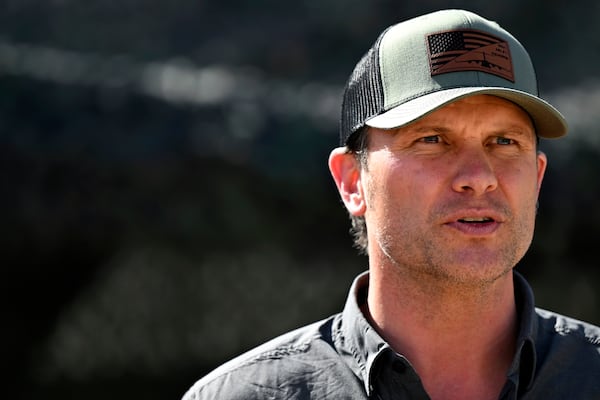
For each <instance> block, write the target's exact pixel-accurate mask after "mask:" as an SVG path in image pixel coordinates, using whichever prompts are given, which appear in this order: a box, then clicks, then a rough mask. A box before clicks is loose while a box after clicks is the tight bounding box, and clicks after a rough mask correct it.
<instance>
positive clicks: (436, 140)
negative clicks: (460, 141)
mask: <svg viewBox="0 0 600 400" xmlns="http://www.w3.org/2000/svg"><path fill="white" fill-rule="evenodd" d="M418 141H419V142H422V143H432V144H435V143H440V142H441V141H442V139H441V138H440V136H439V135H432V136H424V137H422V138H420V139H419V140H418Z"/></svg>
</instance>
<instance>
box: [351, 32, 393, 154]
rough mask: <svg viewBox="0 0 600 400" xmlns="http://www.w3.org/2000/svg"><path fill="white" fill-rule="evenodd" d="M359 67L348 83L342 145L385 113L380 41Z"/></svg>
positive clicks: (360, 62) (355, 69) (370, 50)
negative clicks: (375, 117)
mask: <svg viewBox="0 0 600 400" xmlns="http://www.w3.org/2000/svg"><path fill="white" fill-rule="evenodd" d="M380 40H381V38H380V39H379V40H377V42H376V43H375V45H374V46H373V47H371V49H369V51H368V52H367V53H366V54H365V55H364V56H363V58H362V59H361V60H360V61H359V62H358V64H356V67H355V68H354V71H353V72H352V75H350V78H349V79H348V82H347V83H346V89H345V91H344V98H343V100H342V118H341V121H340V145H341V146H345V145H346V143H347V142H348V138H349V137H350V136H351V135H352V134H353V133H354V132H356V131H357V130H358V129H360V128H362V127H363V126H365V120H367V119H368V118H370V117H372V116H375V115H377V114H379V113H380V112H382V111H383V88H382V84H381V74H380V70H379V42H380Z"/></svg>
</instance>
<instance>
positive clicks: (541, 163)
mask: <svg viewBox="0 0 600 400" xmlns="http://www.w3.org/2000/svg"><path fill="white" fill-rule="evenodd" d="M547 165H548V159H547V158H546V154H544V153H542V152H541V151H538V153H537V184H538V186H537V189H538V195H539V193H540V188H541V187H542V181H543V180H544V173H545V172H546V166H547Z"/></svg>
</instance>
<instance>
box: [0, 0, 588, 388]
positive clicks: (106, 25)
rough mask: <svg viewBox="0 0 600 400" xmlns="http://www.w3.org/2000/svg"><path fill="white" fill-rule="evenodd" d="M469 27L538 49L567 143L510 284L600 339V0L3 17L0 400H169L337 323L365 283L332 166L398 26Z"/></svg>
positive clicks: (261, 6)
mask: <svg viewBox="0 0 600 400" xmlns="http://www.w3.org/2000/svg"><path fill="white" fill-rule="evenodd" d="M449 7H460V8H467V9H471V10H473V11H476V12H479V13H481V14H483V15H484V16H487V17H489V18H491V19H495V20H497V21H499V22H500V23H501V24H502V25H503V26H504V27H506V28H508V29H509V30H510V31H512V32H513V33H514V34H515V35H516V36H517V37H518V38H519V39H520V40H521V41H522V42H523V44H524V45H525V46H526V47H527V48H528V49H529V50H530V53H531V55H532V57H533V59H534V61H535V63H536V66H537V69H538V74H539V83H540V87H541V91H542V96H543V97H545V98H546V99H548V100H550V101H551V102H552V103H553V104H555V105H556V106H557V107H558V108H559V109H561V110H562V111H563V112H564V114H565V116H566V117H567V119H568V120H569V122H570V125H571V132H570V134H569V136H568V137H567V138H566V139H564V140H560V141H558V142H553V141H547V142H544V143H542V146H543V149H544V150H545V151H546V152H547V153H548V155H549V158H550V167H549V171H548V173H547V178H546V181H545V185H544V187H543V188H542V194H541V200H540V211H539V219H538V228H537V233H536V237H535V241H534V244H533V246H532V248H531V251H530V253H529V254H528V255H527V256H526V258H525V259H524V260H523V262H522V263H521V265H519V267H518V269H519V270H520V271H521V272H522V273H523V274H524V275H525V276H526V277H527V278H528V279H529V280H530V281H531V283H532V285H533V286H534V289H535V291H536V296H537V302H538V304H539V305H540V306H542V307H545V308H549V309H552V310H555V311H558V312H563V313H567V314H570V315H572V316H575V317H577V318H580V319H585V320H588V321H591V322H594V323H600V298H599V294H598V291H597V288H598V284H599V283H600V271H599V270H598V261H597V247H596V246H598V240H597V239H598V235H599V233H600V228H599V225H600V208H599V207H598V205H599V201H598V199H599V196H600V179H599V176H598V175H599V174H598V170H599V167H600V157H599V155H600V128H599V127H600V116H599V115H600V113H599V112H598V110H599V108H600V72H598V65H599V63H600V27H599V25H598V20H599V17H600V3H599V2H597V1H595V0H576V1H572V2H569V3H565V2H560V1H549V0H530V1H526V2H523V1H518V0H505V1H498V2H480V1H475V0H473V1H450V0H448V1H434V0H428V1H426V0H420V1H412V2H408V1H391V0H376V1H371V2H365V1H358V0H306V1H302V2H282V1H274V0H254V1H252V2H245V1H239V0H222V1H215V0H213V1H202V0H173V1H159V0H119V1H115V0H112V1H109V0H86V1H85V2H82V1H73V0H45V1H42V0H4V1H2V5H1V6H0V150H1V157H0V163H2V167H1V168H0V185H1V190H2V195H1V196H0V204H1V206H2V211H3V212H2V214H1V217H0V218H1V224H0V227H1V234H2V236H1V239H2V249H3V251H2V259H1V260H0V261H1V263H2V293H3V294H4V296H5V298H4V301H3V302H2V304H3V309H4V311H3V313H2V315H3V318H2V330H1V332H2V336H1V337H0V341H1V344H2V360H3V362H2V368H5V369H6V371H3V372H4V373H3V374H2V376H3V377H5V383H4V388H3V389H4V390H3V392H4V393H6V395H7V396H8V397H6V398H11V399H18V398H23V399H33V398H44V399H69V398H73V399H79V398H85V399H105V398H110V399H130V398H131V397H132V396H135V398H145V399H167V398H176V399H178V398H180V397H181V395H182V394H183V393H184V392H185V390H186V389H187V388H188V387H189V386H190V385H191V384H192V383H193V382H194V381H195V380H196V379H197V378H199V377H201V376H202V375H203V374H205V373H206V372H208V371H209V370H210V369H212V368H214V367H215V366H216V365H218V364H219V363H221V362H223V361H224V360H226V359H228V358H230V357H231V356H233V355H235V354H237V353H239V352H241V351H243V350H246V349H248V348H250V347H253V346H254V345H256V344H258V343H260V342H262V341H264V340H266V339H268V338H270V337H272V336H275V335H277V334H279V333H282V332H284V331H287V330H289V329H291V328H294V327H297V326H300V325H302V324H305V323H307V322H311V321H314V320H317V319H321V318H324V317H327V316H328V315H330V314H332V313H334V312H337V311H338V310H340V309H341V308H342V306H343V302H344V299H345V295H346V291H347V289H348V286H349V285H350V283H351V280H352V278H353V277H354V276H355V275H356V274H357V273H358V272H360V271H362V270H363V269H365V268H366V259H365V258H363V257H360V256H358V255H356V252H355V251H354V249H353V248H352V244H351V241H350V237H349V235H348V227H349V224H348V221H347V217H346V212H345V210H344V209H343V207H342V205H341V203H340V201H339V200H338V196H337V192H336V191H335V188H334V185H333V182H332V180H331V179H330V177H329V173H328V170H327V167H326V159H327V155H328V153H329V151H330V150H331V149H332V148H333V147H334V146H336V145H337V136H336V135H337V122H338V115H339V104H340V95H341V90H342V87H343V84H344V82H345V80H346V77H347V76H348V75H349V73H350V71H351V69H352V68H353V66H354V64H355V62H356V61H357V60H358V59H359V58H360V56H361V55H362V53H363V52H364V51H365V50H366V49H367V48H368V47H369V46H370V44H371V43H372V42H373V41H374V40H375V38H376V36H377V35H378V34H379V32H380V31H381V30H382V29H383V28H384V27H386V26H387V25H389V24H392V23H394V22H397V21H400V20H403V19H406V18H409V17H413V16H416V15H419V14H422V13H425V12H429V11H432V10H435V9H439V8H449Z"/></svg>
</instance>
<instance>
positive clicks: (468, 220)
mask: <svg viewBox="0 0 600 400" xmlns="http://www.w3.org/2000/svg"><path fill="white" fill-rule="evenodd" d="M458 222H460V223H465V224H485V223H489V222H494V219H493V218H490V217H465V218H459V219H458Z"/></svg>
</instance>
